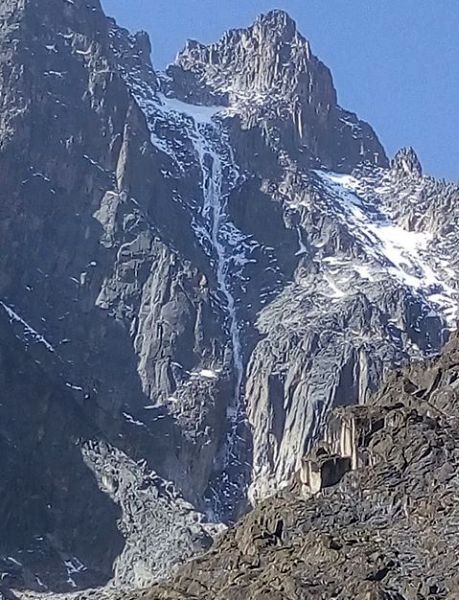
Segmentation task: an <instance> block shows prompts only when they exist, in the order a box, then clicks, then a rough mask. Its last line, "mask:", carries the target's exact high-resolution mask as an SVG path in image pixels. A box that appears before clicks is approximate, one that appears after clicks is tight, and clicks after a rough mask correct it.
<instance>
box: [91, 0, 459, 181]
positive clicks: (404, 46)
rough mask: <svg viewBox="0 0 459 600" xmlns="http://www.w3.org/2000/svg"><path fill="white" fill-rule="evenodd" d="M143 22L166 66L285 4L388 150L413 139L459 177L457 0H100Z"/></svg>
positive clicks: (128, 23) (137, 25)
mask: <svg viewBox="0 0 459 600" xmlns="http://www.w3.org/2000/svg"><path fill="white" fill-rule="evenodd" d="M102 3H103V6H104V8H105V10H106V12H107V13H108V14H110V15H111V16H114V17H115V18H116V19H117V21H118V23H119V24H120V25H123V26H125V27H128V28H129V29H131V30H138V29H145V30H146V31H148V32H149V33H150V36H151V40H152V44H153V63H154V65H155V67H156V68H163V67H164V66H165V65H166V64H168V63H169V62H171V61H172V60H173V58H174V56H175V54H176V52H177V51H178V50H179V49H181V48H182V46H183V44H184V42H185V40H186V39H188V38H193V39H197V40H199V41H201V42H206V43H208V42H212V41H216V40H217V39H218V38H219V37H220V36H221V34H222V33H223V32H224V31H225V30H227V29H231V28H234V27H245V26H247V25H249V24H250V23H251V22H252V21H253V20H254V18H255V17H256V16H257V14H259V13H260V12H266V11H268V10H270V9H272V8H281V9H284V10H287V11H288V12H289V13H290V15H291V16H292V17H293V18H294V19H295V20H296V21H297V24H298V27H299V29H300V31H301V32H302V33H303V35H304V36H305V37H306V38H308V39H309V40H310V41H311V44H312V48H313V51H314V52H315V54H316V55H317V56H319V58H321V60H322V61H323V62H325V63H326V64H327V65H328V66H329V67H330V68H331V70H332V73H333V76H334V80H335V87H336V88H337V91H338V97H339V101H340V104H341V105H342V106H343V107H345V108H347V109H349V110H352V111H354V112H356V113H357V114H358V115H359V116H360V117H361V118H363V119H365V120H367V121H369V122H370V123H371V125H372V126H373V127H374V128H375V129H376V131H377V133H378V135H379V137H380V139H381V141H382V142H383V144H384V145H385V147H386V149H387V151H388V153H389V154H390V155H393V154H394V152H395V151H396V150H397V149H398V148H400V147H402V146H407V145H412V146H413V147H414V148H415V149H416V151H417V152H418V154H419V157H420V159H421V162H422V163H423V165H424V168H425V170H426V171H427V172H428V173H430V174H432V175H435V176H438V177H445V178H447V179H450V180H454V181H459V0H276V1H275V2H274V3H273V2H270V1H269V0H102Z"/></svg>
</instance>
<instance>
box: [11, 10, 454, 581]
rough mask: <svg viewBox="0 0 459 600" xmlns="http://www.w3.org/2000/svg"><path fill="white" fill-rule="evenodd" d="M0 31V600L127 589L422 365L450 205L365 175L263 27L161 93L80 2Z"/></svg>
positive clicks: (161, 571)
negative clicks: (349, 408) (384, 383)
mask: <svg viewBox="0 0 459 600" xmlns="http://www.w3.org/2000/svg"><path fill="white" fill-rule="evenodd" d="M0 17H1V20H0V92H1V93H0V102H1V103H2V104H1V106H2V110H1V112H0V182H1V188H0V189H1V191H2V196H1V197H2V201H1V202H0V215H1V219H0V318H1V321H0V327H1V331H2V332H3V333H2V340H1V342H0V344H1V345H0V377H1V378H2V379H0V381H2V382H3V384H2V386H1V391H0V410H1V411H2V412H1V415H2V419H1V428H0V434H1V438H0V442H1V445H2V448H3V450H4V451H3V450H2V458H1V460H2V465H3V471H4V473H6V475H5V477H4V479H3V480H2V483H0V490H2V493H3V497H4V498H6V500H5V502H4V503H3V504H2V503H0V517H1V519H0V523H3V525H0V527H4V529H0V533H1V535H0V538H1V540H2V541H1V544H0V560H1V561H2V562H1V563H0V565H1V572H2V573H5V576H4V577H3V579H2V581H4V584H3V585H4V586H10V587H14V586H16V587H18V588H31V589H35V590H36V591H46V590H47V589H48V590H52V591H68V590H73V589H77V588H84V587H88V586H92V585H101V584H106V583H107V582H109V581H113V582H115V583H116V586H118V587H129V586H144V585H147V584H148V583H149V582H151V581H153V580H156V579H158V578H160V577H162V576H165V575H167V574H168V573H170V572H171V571H172V570H173V569H174V568H175V566H176V565H177V564H180V563H181V562H182V561H184V560H187V559H188V558H190V556H192V555H193V554H195V553H199V552H202V551H204V550H205V549H206V548H208V546H209V544H210V543H211V541H212V538H213V536H214V535H215V534H216V532H217V531H220V530H221V528H222V523H225V524H228V523H230V522H232V521H234V520H235V519H236V518H237V517H238V516H239V515H241V514H242V513H243V512H244V511H246V510H247V509H248V508H249V507H250V504H251V503H252V504H256V503H257V502H258V501H259V500H261V499H264V498H266V497H267V496H269V495H270V494H272V493H275V492H276V491H278V490H279V489H280V488H283V487H284V486H285V485H286V484H287V483H288V482H289V481H290V480H291V477H292V476H294V475H295V473H297V472H298V470H299V469H301V468H302V465H303V464H304V462H303V458H304V456H305V455H306V454H307V453H308V452H309V450H310V449H311V447H312V445H313V443H314V441H316V440H317V439H318V438H320V437H321V436H322V434H323V432H324V430H325V424H326V421H327V418H328V415H329V413H330V411H331V410H332V409H333V408H335V407H337V406H338V407H339V406H346V405H348V404H352V403H357V404H361V405H363V404H365V402H367V400H368V398H369V396H370V394H371V392H372V391H374V390H375V389H376V388H377V387H378V386H379V384H380V382H381V380H382V378H383V375H384V372H385V371H386V370H387V369H388V368H389V367H391V366H393V365H398V364H401V363H402V362H404V361H407V360H409V359H410V358H421V357H425V356H429V355H432V354H434V353H436V352H437V351H438V350H439V349H440V348H441V347H442V346H443V344H444V343H445V341H446V339H447V338H448V335H449V331H450V330H451V329H452V328H453V327H454V326H455V320H456V303H457V289H456V288H457V284H456V282H457V278H458V272H459V266H458V262H457V261H458V259H457V252H456V251H455V248H456V246H457V241H458V240H457V238H458V229H457V223H458V222H459V220H458V219H457V218H456V211H457V206H458V202H457V197H458V190H457V188H456V187H455V186H452V185H448V184H445V183H444V182H439V181H436V180H434V179H432V178H429V177H426V176H424V175H423V173H422V168H421V165H420V163H419V160H418V159H417V157H416V155H415V153H414V151H413V150H412V149H408V150H404V151H401V152H400V153H399V154H398V155H397V156H396V157H395V159H394V160H393V161H392V162H391V163H389V161H388V159H387V157H386V154H385V152H384V149H383V148H382V146H381V144H380V142H379V141H378V139H377V136H376V134H375V133H374V131H373V130H372V129H371V127H370V126H369V125H367V124H366V123H364V122H362V121H360V120H359V119H358V118H357V116H356V115H354V114H353V113H350V112H348V111H346V110H344V109H342V108H341V107H340V106H339V104H338V101H337V95H336V91H335V89H334V86H333V82H332V78H331V74H330V72H329V70H328V69H327V68H326V67H325V66H324V65H323V64H322V63H321V62H320V61H319V60H318V59H317V58H316V57H315V56H314V54H313V53H312V50H311V48H310V45H309V43H308V42H307V41H306V39H305V38H304V37H303V36H302V35H301V34H300V33H299V32H298V30H297V27H296V25H295V23H294V22H293V21H292V20H291V19H290V18H289V17H288V15H286V14H285V13H284V12H282V11H273V12H271V13H268V14H267V15H263V16H261V17H259V19H257V21H256V22H255V24H254V25H253V26H252V27H249V28H247V29H244V30H238V31H232V32H229V33H227V34H225V35H224V36H223V38H222V39H221V40H220V41H219V42H217V43H216V44H213V45H210V46H204V45H202V44H199V43H198V42H189V43H187V44H186V46H185V48H184V50H183V51H182V52H180V53H179V55H178V57H177V60H176V62H175V63H174V64H173V65H171V66H170V67H169V68H168V69H167V70H166V72H165V73H159V72H156V71H155V70H154V68H153V66H152V64H151V62H150V57H149V53H150V44H149V40H148V37H147V36H146V34H137V35H131V34H130V33H129V32H127V31H126V30H123V29H121V28H119V27H118V26H117V25H116V23H115V22H114V21H113V20H111V19H109V18H107V17H106V16H105V15H104V14H103V12H102V10H101V7H100V5H99V3H98V2H97V1H95V0H94V1H93V2H87V1H83V0H40V2H38V0H37V1H32V0H29V1H28V2H19V1H13V0H11V1H5V2H3V3H2V4H1V6H0ZM343 431H344V430H343ZM345 431H347V433H346V435H345V436H344V438H343V439H344V440H345V443H346V444H347V445H348V446H349V448H350V450H349V452H350V454H349V453H347V454H346V453H345V454H340V453H339V452H338V450H337V449H336V448H335V450H334V452H335V454H337V456H341V457H344V458H349V459H350V462H351V467H352V468H354V467H355V464H354V462H355V460H357V459H356V458H355V456H354V454H353V451H352V448H353V445H352V444H354V441H353V440H354V438H353V437H352V431H351V430H349V431H348V430H347V429H346V430H345ZM340 435H341V434H340ZM343 435H344V434H343ZM343 443H344V442H343ZM56 449H59V451H57V450H56ZM31 454H33V455H34V456H35V457H36V463H35V462H34V463H33V464H34V467H33V474H32V471H31V470H30V467H29V462H28V461H29V457H30V455H31ZM338 462H339V461H338ZM330 464H331V463H330ZM341 466H346V465H344V464H342V465H341ZM346 468H347V466H346ZM338 470H339V469H338ZM344 470H345V469H344ZM332 471H333V469H332ZM70 472H71V473H73V472H75V473H76V474H77V475H75V478H76V479H74V478H72V477H71V476H69V473H70ZM17 473H21V477H20V483H17V481H16V479H17V477H16V476H17ZM327 473H328V471H327ZM341 474H342V473H341V471H340V473H339V475H340V476H341ZM32 475H33V476H32ZM322 475H324V472H323V469H322ZM324 478H325V479H326V480H327V481H329V482H330V481H331V480H333V479H334V478H333V477H331V479H330V478H329V477H328V475H327V474H325V475H324ZM76 481H78V482H81V489H82V490H84V502H83V503H82V504H79V500H78V498H79V497H80V496H79V495H78V494H77V492H76V491H75V486H76V485H77V484H76ZM319 484H320V485H319ZM319 484H317V482H316V483H315V486H316V487H317V486H318V485H319V487H321V486H322V483H321V482H319ZM82 493H83V492H82ZM24 497H27V498H31V499H33V500H30V502H31V504H30V503H26V504H23V503H22V498H24ZM65 515H68V516H67V517H66V516H65ZM88 515H90V516H88ZM77 524H79V525H78V526H77ZM93 536H96V537H97V539H98V540H99V541H98V543H97V544H94V537H93ZM155 544H156V545H155ZM136 548H137V550H136ZM138 548H142V551H139V550H138ZM8 557H10V558H8ZM43 557H45V558H43ZM17 563H19V564H17ZM31 574H32V575H31Z"/></svg>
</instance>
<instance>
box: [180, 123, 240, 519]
mask: <svg viewBox="0 0 459 600" xmlns="http://www.w3.org/2000/svg"><path fill="white" fill-rule="evenodd" d="M193 121H194V131H190V132H189V138H190V139H191V140H192V143H193V146H194V149H195V153H196V155H197V157H198V162H199V167H200V170H201V189H202V196H203V204H202V208H201V216H202V217H203V218H204V223H205V228H206V230H207V239H208V241H210V245H211V256H212V258H213V260H214V261H215V263H216V277H217V285H218V292H219V295H220V296H221V298H222V300H223V303H224V306H225V310H226V314H227V326H228V330H229V337H230V342H231V347H232V363H233V373H234V377H233V378H234V391H233V394H232V397H231V398H230V402H229V404H228V408H227V415H226V416H227V426H228V433H227V436H226V442H225V444H224V446H223V448H222V452H221V456H220V457H219V460H218V463H219V464H218V465H217V474H216V476H215V477H214V478H212V480H211V481H210V483H209V488H208V492H207V494H206V500H207V504H208V512H209V514H210V516H211V518H212V519H215V520H216V521H223V522H226V521H228V520H232V518H234V517H237V516H238V512H239V510H240V508H241V507H242V506H245V504H246V497H247V489H248V478H249V476H250V464H249V463H248V462H247V460H245V458H243V457H246V456H247V453H248V439H249V429H248V426H247V419H246V416H245V405H244V396H243V391H242V388H243V381H244V370H245V367H244V357H243V347H242V339H241V327H242V325H241V324H240V322H239V318H238V313H237V308H236V298H235V296H234V293H233V285H234V278H235V273H234V272H233V271H232V259H233V258H234V257H235V256H236V255H237V257H238V260H239V261H240V260H241V257H240V254H239V252H240V248H239V247H237V246H235V243H237V241H238V237H237V236H236V237H235V236H234V235H231V233H234V231H233V230H234V225H232V224H231V223H230V222H229V217H228V214H227V210H226V209H227V201H228V196H229V193H230V191H231V189H232V188H233V187H234V185H235V184H236V182H237V179H238V172H237V170H236V168H235V165H234V158H233V155H232V151H231V148H230V146H229V145H228V144H227V143H226V140H225V139H224V133H223V131H222V129H221V127H220V125H219V124H218V123H216V122H215V121H212V119H209V120H207V121H201V122H199V120H198V119H197V118H196V117H195V118H194V119H193ZM198 240H200V241H202V234H201V231H200V232H199V236H198Z"/></svg>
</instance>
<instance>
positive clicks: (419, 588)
mask: <svg viewBox="0 0 459 600" xmlns="http://www.w3.org/2000/svg"><path fill="white" fill-rule="evenodd" d="M458 389H459V337H458V336H455V337H454V338H453V339H452V340H451V342H450V343H449V345H448V346H447V348H446V350H445V352H444V354H443V355H442V356H441V357H440V358H438V359H435V360H432V361H430V362H429V363H422V364H415V365H413V366H411V367H409V368H407V369H404V370H403V371H398V372H396V373H394V374H392V375H391V376H390V377H389V379H388V380H387V382H386V384H385V386H384V388H383V389H382V390H381V391H380V393H379V394H378V395H377V396H376V397H374V398H373V400H372V401H371V403H370V404H369V405H368V406H358V407H348V408H344V409H343V408H341V409H338V411H336V412H335V413H334V415H333V416H332V418H331V421H330V425H329V430H328V432H327V434H326V436H325V438H326V440H327V441H326V442H325V443H322V444H321V446H320V447H319V448H316V449H315V450H314V455H312V456H311V457H309V459H306V460H305V463H304V467H303V469H302V473H301V474H298V478H297V479H298V480H297V482H296V483H294V484H292V486H291V487H290V488H289V489H288V490H285V491H284V492H283V493H281V494H279V495H277V496H276V497H274V498H272V499H270V500H268V501H266V502H264V503H263V504H262V505H260V506H259V507H258V508H257V509H256V510H254V511H253V512H251V513H250V514H248V515H247V516H246V517H245V518H244V519H243V520H242V521H241V522H240V523H239V524H238V525H237V526H236V527H234V528H233V529H231V530H229V531H228V532H227V533H225V534H224V535H223V536H222V537H221V538H220V540H219V541H218V542H217V544H216V545H215V546H214V547H213V548H212V549H211V550H210V551H209V552H208V553H207V554H206V555H205V556H203V557H201V558H199V559H197V560H195V561H194V562H192V563H190V564H188V565H187V566H185V567H184V568H183V569H182V570H181V571H180V572H179V574H178V575H177V576H176V577H175V579H173V580H172V581H169V582H167V583H164V584H162V585H158V586H155V587H153V588H151V589H148V590H145V591H142V592H136V593H132V594H131V595H129V596H128V597H127V598H126V600H140V598H142V599H144V600H179V599H180V600H182V599H187V600H191V599H193V600H197V599H199V600H223V599H224V600H233V599H234V600H243V599H247V600H248V599H250V600H265V599H269V600H281V599H282V600H284V599H288V600H300V599H302V600H307V599H323V600H350V599H353V600H440V599H442V600H453V599H454V600H456V599H457V598H459V571H458V565H459V503H458V501H459V477H458V471H457V465H458V462H459V427H458V426H459V403H458ZM327 455H328V456H329V459H328V460H327V458H326V457H327ZM332 464H335V465H337V468H338V469H339V470H342V469H343V465H347V466H348V469H350V470H349V472H347V473H346V474H344V477H343V478H342V479H341V481H340V482H339V483H338V484H337V485H332V486H331V487H323V489H322V490H321V491H320V492H319V493H317V494H314V495H311V494H310V493H309V497H308V491H307V490H308V489H310V488H308V487H307V481H306V480H307V477H305V473H306V474H307V473H311V472H314V473H315V474H316V475H317V473H319V474H320V473H322V475H323V474H324V473H325V475H323V478H322V484H321V485H322V486H324V485H327V481H328V480H329V481H331V482H333V477H331V479H327V478H329V476H330V472H331V470H332V467H331V465H332ZM308 465H312V467H311V468H310V467H309V466H308ZM324 466H325V468H324ZM353 468H355V470H352V469H353ZM321 469H322V470H321ZM339 475H340V473H338V474H337V475H336V476H337V477H339ZM317 481H318V480H317V477H316V478H315V479H314V481H313V483H314V485H313V486H312V487H314V486H316V487H317V486H318V484H317Z"/></svg>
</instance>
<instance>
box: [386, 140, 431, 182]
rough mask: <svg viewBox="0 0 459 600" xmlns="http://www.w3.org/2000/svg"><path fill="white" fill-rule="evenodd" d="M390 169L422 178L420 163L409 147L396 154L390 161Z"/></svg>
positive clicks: (414, 152)
mask: <svg viewBox="0 0 459 600" xmlns="http://www.w3.org/2000/svg"><path fill="white" fill-rule="evenodd" d="M392 169H394V170H395V171H397V172H401V173H404V174H406V175H411V176H416V177H422V173H423V170H422V165H421V161H420V160H419V157H418V155H417V154H416V151H415V150H414V149H413V148H412V147H411V146H408V147H407V148H402V149H401V150H399V151H398V152H397V154H396V155H395V156H394V159H393V161H392Z"/></svg>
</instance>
